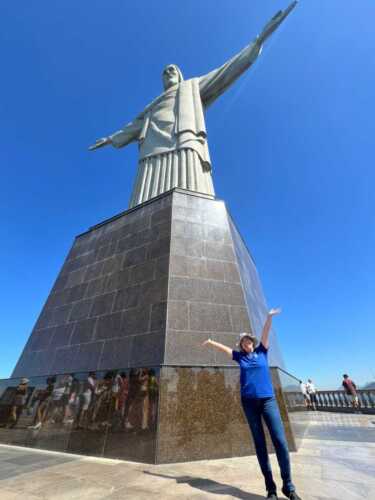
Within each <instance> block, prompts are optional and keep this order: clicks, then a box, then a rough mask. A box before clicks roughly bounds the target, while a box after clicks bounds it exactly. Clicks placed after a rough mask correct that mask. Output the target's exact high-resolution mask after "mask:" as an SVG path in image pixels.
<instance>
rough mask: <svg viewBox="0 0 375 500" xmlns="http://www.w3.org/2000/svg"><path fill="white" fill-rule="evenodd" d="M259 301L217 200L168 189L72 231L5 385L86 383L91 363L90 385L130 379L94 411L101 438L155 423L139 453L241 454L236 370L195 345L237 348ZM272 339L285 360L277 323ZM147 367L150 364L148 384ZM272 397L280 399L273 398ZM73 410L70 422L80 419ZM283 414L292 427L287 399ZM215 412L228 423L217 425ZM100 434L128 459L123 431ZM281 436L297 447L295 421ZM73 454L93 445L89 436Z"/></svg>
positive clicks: (256, 322)
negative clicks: (94, 378)
mask: <svg viewBox="0 0 375 500" xmlns="http://www.w3.org/2000/svg"><path fill="white" fill-rule="evenodd" d="M266 311H267V307H266V303H265V300H264V297H263V294H262V290H261V285H260V281H259V277H258V273H257V271H256V267H255V264H254V261H253V259H252V257H251V255H250V253H249V251H248V250H247V248H246V245H245V244H244V242H243V240H242V238H241V236H240V234H239V232H238V230H237V229H236V227H235V224H234V223H233V221H232V219H231V217H230V215H229V213H228V211H227V209H226V206H225V204H224V202H222V201H220V200H215V199H212V198H211V197H208V196H204V195H197V194H196V193H191V192H189V191H185V190H180V189H174V190H173V191H170V192H168V193H165V194H163V195H162V196H160V197H158V198H155V199H153V200H150V201H149V202H147V203H145V204H143V205H141V206H139V207H136V208H134V209H132V210H128V211H127V212H124V213H122V214H120V215H118V216H116V217H114V218H112V219H110V220H107V221H105V222H103V223H101V224H98V225H97V226H94V227H93V228H91V229H90V230H89V231H88V232H86V233H84V234H82V235H80V236H78V237H77V238H76V240H75V242H74V244H73V247H72V249H71V251H70V253H69V255H68V257H67V259H66V261H65V263H64V266H63V268H62V270H61V272H60V274H59V276H58V278H57V280H56V283H55V284H54V286H53V289H52V291H51V293H50V295H49V297H48V299H47V302H46V304H45V306H44V308H43V310H42V312H41V315H40V317H39V319H38V321H37V323H36V325H35V327H34V329H33V332H32V334H31V336H30V339H29V341H28V343H27V345H26V346H25V349H24V352H23V353H22V355H21V357H20V360H19V362H18V363H17V365H16V367H15V370H14V372H13V377H15V378H14V379H13V387H14V384H17V383H18V382H19V380H18V382H17V378H19V377H25V376H26V377H29V378H30V377H32V378H33V379H35V378H36V377H37V378H38V377H41V376H43V377H42V378H40V379H39V378H38V383H40V384H42V383H44V384H47V380H46V378H47V377H48V376H54V375H56V374H61V375H60V377H63V374H68V373H73V372H74V373H76V374H77V373H79V375H77V378H78V379H80V383H81V386H80V391H81V393H83V392H84V387H85V380H86V379H87V377H88V372H96V373H97V374H98V377H99V379H100V380H101V385H100V384H99V387H101V386H103V387H106V388H107V389H108V388H109V387H110V386H111V387H115V386H116V387H117V388H118V383H117V382H116V373H119V372H120V371H121V372H122V374H123V375H126V377H125V378H127V379H128V382H130V386H129V385H128V387H131V388H133V389H128V396H126V398H128V401H127V402H126V401H123V404H122V407H121V411H120V406H119V402H118V401H119V398H118V396H117V395H116V394H117V393H116V391H117V390H118V389H116V391H114V390H112V389H111V390H112V396H110V395H109V393H108V398H107V403H106V404H107V405H109V406H108V409H106V410H103V408H104V407H105V408H107V407H106V406H104V407H103V408H102V411H105V413H106V415H107V416H106V417H105V418H104V420H103V418H102V420H101V423H102V424H103V422H104V424H103V425H105V426H107V430H106V433H107V434H106V436H107V437H111V433H110V432H109V431H108V429H109V428H111V427H112V426H113V422H112V420H111V419H113V418H115V419H116V422H117V424H116V425H115V427H116V426H117V427H116V428H117V429H118V431H119V432H127V433H129V432H130V431H131V430H132V428H134V427H136V428H137V426H138V427H139V429H140V430H142V431H145V430H146V429H148V430H150V429H151V428H153V434H152V436H153V437H152V439H151V438H150V439H151V441H152V443H153V444H152V446H151V447H150V443H149V442H148V445H145V446H146V448H147V453H145V454H144V455H145V456H147V457H148V458H147V461H151V462H154V461H156V462H159V463H162V462H171V461H179V460H190V459H197V458H210V457H219V456H223V457H224V456H235V455H241V454H248V453H250V452H253V451H254V450H252V448H251V446H250V438H249V435H248V429H247V426H246V424H245V421H244V419H243V416H242V412H241V410H240V406H239V400H238V391H239V388H238V375H239V373H238V368H237V367H236V366H235V365H234V363H233V361H231V360H230V359H228V358H227V357H225V356H224V355H223V354H222V353H219V352H217V351H214V350H212V349H209V348H203V347H202V346H201V344H202V342H203V341H204V340H205V339H207V338H208V337H211V338H213V339H214V340H218V341H219V342H223V343H225V344H227V345H229V346H233V347H235V343H236V340H237V338H238V334H239V333H240V332H242V331H248V332H253V333H255V334H256V335H259V334H260V331H261V328H262V324H263V322H264V319H265V316H266ZM271 346H272V347H271V349H270V353H269V360H270V365H271V366H274V367H281V368H282V367H283V361H282V358H281V354H280V350H279V347H278V344H277V338H276V335H275V333H274V332H272V334H271ZM150 369H151V370H152V371H150ZM150 374H153V375H152V376H153V377H154V375H155V374H156V378H155V377H154V383H153V384H152V385H153V387H152V388H151V383H150V380H151V378H152V377H151V375H150ZM142 377H143V378H142ZM275 380H276V379H275ZM155 381H156V382H155ZM56 383H58V381H57V382H56ZM61 383H62V382H61ZM111 384H112V385H111ZM116 384H117V385H116ZM142 387H143V388H142ZM275 387H276V385H275ZM108 390H109V389H108ZM147 391H149V394H148V395H147V400H146V399H145V398H146V396H145V394H146V392H147ZM157 392H158V394H157V396H156V393H157ZM126 398H125V399H126ZM132 398H133V400H134V401H136V402H137V403H134V404H133V406H132V404H131V402H132ZM94 400H95V398H93V400H92V405H94ZM151 401H152V403H151ZM0 404H1V402H0ZM77 404H80V403H77ZM95 404H96V403H95ZM279 405H281V406H282V405H284V406H285V401H284V402H283V399H282V398H280V397H279ZM126 406H128V407H129V406H130V407H131V408H130V410H129V408H128V410H126V409H125V408H126ZM135 407H138V410H137V411H138V414H139V416H138V420H137V419H136V418H135V417H134V416H133V417H132V418H133V424H132V423H131V422H130V421H129V418H128V413H129V411H130V413H131V412H133V413H134V412H135V410H134V408H135ZM219 409H220V410H219ZM67 411H68V410H67ZM77 411H78V413H79V411H80V410H79V409H78V410H77ZM90 411H91V414H90V413H88V415H90V417H89V420H90V419H91V420H90V422H89V423H87V422H86V423H85V425H86V427H85V425H84V426H83V427H84V429H83V430H82V429H81V431H82V432H83V431H84V432H89V431H91V430H93V429H96V426H95V424H96V422H95V420H97V415H98V412H99V410H97V409H95V408H94V407H93V408H92V409H90ZM69 412H70V410H69V411H68V413H69ZM70 413H72V418H71V419H70V420H73V425H76V427H79V425H78V424H79V423H80V422H79V419H80V417H79V416H77V415H74V412H73V410H72V411H71V412H70ZM151 414H152V416H150V415H151ZM282 414H283V416H284V420H285V423H286V427H287V428H289V427H290V426H289V427H288V425H289V424H288V412H287V411H286V408H284V409H282ZM156 416H157V418H156ZM36 418H37V417H35V418H34V420H35V419H36ZM87 418H88V417H87ZM77 419H78V420H77ZM150 419H151V420H150ZM130 420H131V419H130ZM119 422H120V423H119ZM198 422H199V424H198ZM224 422H227V423H228V422H229V423H230V425H229V424H228V425H226V424H225V425H226V432H225V433H223V432H222V430H223V425H224ZM17 425H18V424H17ZM197 425H201V431H200V432H196V426H197ZM172 429H174V430H173V431H172ZM189 429H190V430H191V429H194V432H193V433H190V434H189V432H190V431H189ZM202 429H203V430H202ZM75 430H79V429H75ZM206 431H207V432H206ZM108 432H109V434H108ZM181 432H182V436H181ZM220 434H222V439H221V440H220V445H218V443H217V436H218V435H220ZM127 435H128V434H127ZM189 435H190V438H189V437H188V436H189ZM198 435H199V436H200V439H199V440H197V439H196V438H194V437H193V436H198ZM203 436H206V438H203ZM78 437H79V436H77V435H76V437H75V439H72V437H71V436H70V438H69V449H70V450H72V448H73V451H77V452H80V449H81V448H82V447H83V446H84V445H83V443H87V435H84V436H83V437H82V439H81V440H78ZM107 437H106V438H105V439H104V441H103V444H102V445H101V446H99V448H98V447H97V448H96V449H98V450H99V452H98V453H99V454H104V455H105V456H119V457H128V454H127V452H125V451H124V449H121V445H119V443H120V442H121V441H118V440H117V439H115V440H113V439H112V445H113V446H112V445H111V446H108V445H107ZM213 437H214V438H215V439H212V438H213ZM288 438H289V443H290V446H291V448H294V447H295V443H294V440H293V433H292V431H290V432H288ZM1 439H2V438H1V435H0V440H1ZM22 439H23V438H22ZM77 440H78V441H77ZM89 441H90V440H89ZM91 441H92V440H91ZM77 442H79V443H81V444H79V445H77V446H75V443H77ZM215 442H216V443H215ZM94 443H95V440H94ZM139 443H141V441H139ZM203 443H205V445H203ZM93 446H94V447H95V445H94V444H93ZM135 448H136V439H135V441H134V442H133V445H132V449H133V450H135ZM114 450H116V451H114ZM81 452H84V453H88V454H92V453H91V452H90V446H89V447H88V449H87V446H86V449H85V450H83V451H82V450H81ZM133 455H134V454H133ZM141 456H142V457H143V455H142V453H141ZM136 457H137V453H135V455H134V457H133V458H134V459H136ZM128 458H129V457H128ZM130 458H131V457H130Z"/></svg>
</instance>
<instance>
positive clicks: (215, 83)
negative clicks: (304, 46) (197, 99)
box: [199, 1, 297, 107]
mask: <svg viewBox="0 0 375 500" xmlns="http://www.w3.org/2000/svg"><path fill="white" fill-rule="evenodd" d="M296 4H297V2H296V1H294V2H293V3H291V4H290V5H289V7H288V8H287V9H285V10H284V11H282V10H280V11H279V12H278V13H277V14H276V15H275V16H273V18H272V19H271V20H270V21H269V22H268V23H267V24H266V26H265V27H264V29H263V31H262V32H261V34H260V35H259V36H257V37H256V38H255V40H253V42H251V43H250V45H248V46H247V47H245V48H244V49H243V50H241V52H239V53H238V54H236V55H235V56H234V57H232V58H231V59H230V60H229V61H227V62H226V63H225V64H223V65H222V66H221V67H220V68H218V69H215V70H213V71H211V72H210V73H208V74H206V75H203V76H201V77H200V78H199V89H200V94H201V99H202V102H203V104H204V106H205V107H207V106H209V105H210V104H212V102H213V101H214V100H215V99H217V98H218V97H219V96H220V95H221V94H222V93H223V92H225V90H227V89H228V88H229V87H230V86H231V85H232V84H233V83H234V82H235V81H236V80H237V78H238V77H239V76H241V75H242V73H244V72H245V71H246V70H247V69H249V68H250V66H251V65H252V64H253V63H254V62H255V60H256V59H257V57H258V56H259V54H260V53H261V51H262V45H263V43H264V42H265V41H266V40H267V38H269V37H270V36H271V35H272V33H273V32H274V31H275V30H276V29H277V28H278V27H279V26H280V24H281V23H282V22H283V21H284V19H285V18H286V17H287V16H288V15H289V13H290V12H291V11H292V10H293V9H294V7H295V6H296Z"/></svg>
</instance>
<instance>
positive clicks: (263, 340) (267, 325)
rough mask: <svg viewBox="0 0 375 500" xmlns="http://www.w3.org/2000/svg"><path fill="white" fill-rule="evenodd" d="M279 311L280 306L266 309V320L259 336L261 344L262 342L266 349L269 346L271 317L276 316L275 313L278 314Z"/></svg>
mask: <svg viewBox="0 0 375 500" xmlns="http://www.w3.org/2000/svg"><path fill="white" fill-rule="evenodd" d="M280 313H281V309H280V308H277V309H270V310H269V311H268V314H267V319H266V322H265V323H264V326H263V330H262V336H261V338H260V342H261V344H263V346H264V347H265V348H266V349H268V348H269V346H270V340H269V337H270V331H271V326H272V318H273V316H276V314H280Z"/></svg>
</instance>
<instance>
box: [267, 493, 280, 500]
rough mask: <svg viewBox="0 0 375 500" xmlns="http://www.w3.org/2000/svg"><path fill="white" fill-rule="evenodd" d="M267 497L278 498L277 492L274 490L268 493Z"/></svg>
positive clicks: (276, 499)
mask: <svg viewBox="0 0 375 500" xmlns="http://www.w3.org/2000/svg"><path fill="white" fill-rule="evenodd" d="M267 498H270V499H271V500H278V498H277V495H276V492H273V493H272V492H270V493H268V495H267Z"/></svg>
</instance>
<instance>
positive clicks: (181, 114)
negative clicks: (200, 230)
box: [110, 43, 260, 207]
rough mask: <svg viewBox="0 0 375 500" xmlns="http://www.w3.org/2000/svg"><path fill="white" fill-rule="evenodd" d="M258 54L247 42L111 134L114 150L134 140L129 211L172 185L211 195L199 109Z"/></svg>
mask: <svg viewBox="0 0 375 500" xmlns="http://www.w3.org/2000/svg"><path fill="white" fill-rule="evenodd" d="M259 53H260V48H259V46H258V45H257V44H255V43H251V44H250V45H248V46H247V47H245V48H244V49H243V50H242V51H241V52H240V53H239V54H237V55H235V56H234V57H233V58H232V59H230V60H229V61H227V62H226V63H225V64H223V66H221V67H220V68H218V69H215V70H213V71H211V72H210V73H208V74H206V75H203V76H201V77H198V78H192V79H190V80H183V81H181V82H180V83H178V84H176V85H174V86H173V87H170V88H169V89H167V90H166V91H165V92H164V93H163V94H161V95H160V96H159V97H157V98H156V99H155V100H154V101H153V102H152V103H151V104H149V105H148V106H147V107H146V108H145V109H144V110H143V111H142V113H140V114H139V115H138V116H137V117H136V118H135V120H133V121H132V122H130V123H128V124H127V125H125V126H124V127H123V129H121V130H119V131H118V132H116V133H115V134H113V135H111V136H110V138H111V140H112V144H113V146H115V147H117V148H120V147H123V146H125V145H127V144H129V143H130V142H133V141H138V144H139V166H138V174H137V177H136V181H135V185H134V189H133V194H132V197H131V200H130V207H134V206H136V205H139V204H140V203H143V202H145V201H147V200H149V199H151V198H154V197H155V196H158V195H159V194H161V193H164V192H165V191H169V190H170V189H172V188H174V187H180V188H184V189H188V190H191V191H196V192H200V193H204V194H208V195H212V196H214V194H215V193H214V187H213V183H212V173H211V172H212V169H211V161H210V155H209V151H208V145H207V133H206V126H205V120H204V109H206V108H207V107H208V106H209V105H210V104H212V103H213V102H214V101H215V99H217V98H218V97H219V96H220V95H221V94H222V93H223V92H224V91H225V90H226V89H228V87H229V86H230V85H231V84H232V83H233V82H235V81H236V80H237V78H238V77H239V76H240V75H241V74H242V73H243V72H244V71H245V70H246V69H248V68H249V67H250V66H251V64H252V63H253V62H254V61H255V59H256V58H257V57H258V55H259Z"/></svg>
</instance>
